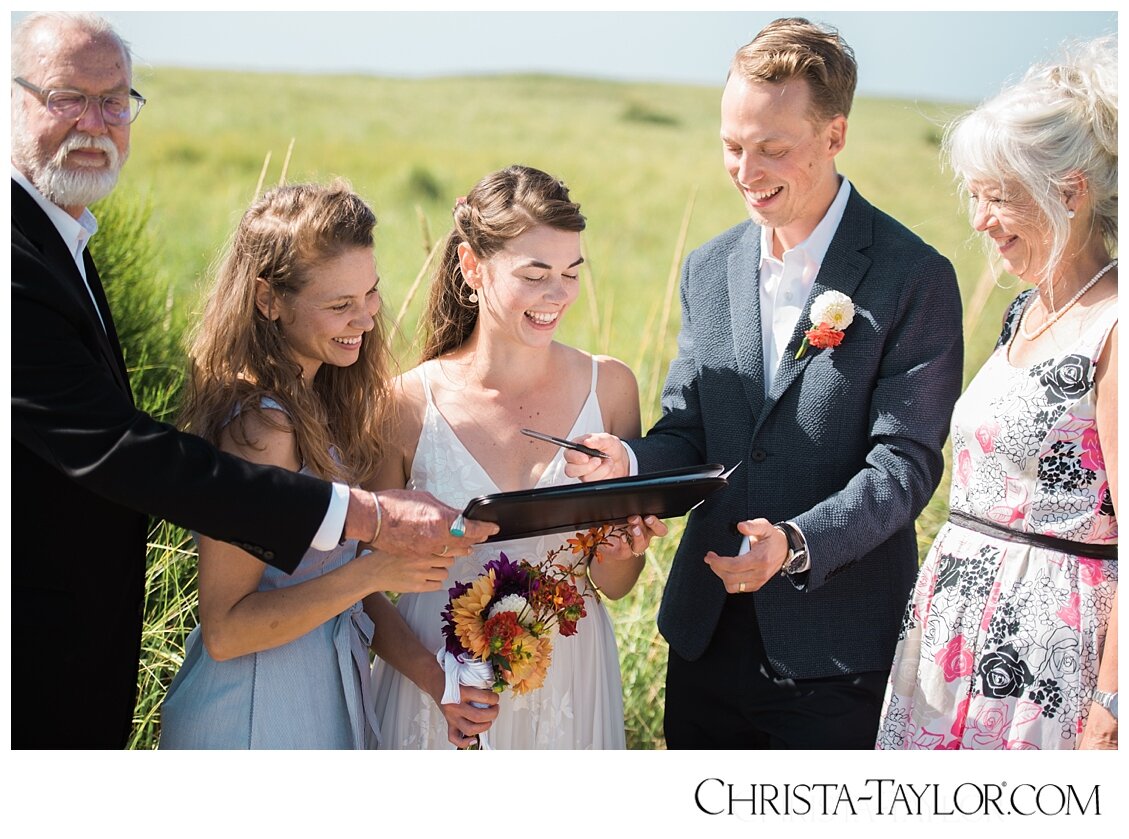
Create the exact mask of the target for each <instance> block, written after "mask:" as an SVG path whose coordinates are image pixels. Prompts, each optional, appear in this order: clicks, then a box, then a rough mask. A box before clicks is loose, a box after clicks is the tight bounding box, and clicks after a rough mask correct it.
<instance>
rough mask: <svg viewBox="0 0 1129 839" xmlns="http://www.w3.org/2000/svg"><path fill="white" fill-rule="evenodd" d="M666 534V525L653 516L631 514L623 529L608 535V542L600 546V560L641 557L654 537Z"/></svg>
mask: <svg viewBox="0 0 1129 839" xmlns="http://www.w3.org/2000/svg"><path fill="white" fill-rule="evenodd" d="M663 536H666V525H665V524H663V522H662V520H661V519H658V518H655V517H654V516H647V517H646V518H643V517H642V516H632V517H631V518H629V519H628V520H627V524H626V525H625V526H624V530H622V531H618V530H617V531H616V532H615V533H614V534H613V535H612V536H609V537H608V542H609V543H610V544H608V545H605V546H604V547H601V548H600V559H601V560H609V559H610V560H612V561H613V562H614V561H617V560H626V559H641V558H642V556H643V554H644V553H646V551H647V548H648V547H650V545H651V540H652V539H654V538H655V537H660V538H661V537H663Z"/></svg>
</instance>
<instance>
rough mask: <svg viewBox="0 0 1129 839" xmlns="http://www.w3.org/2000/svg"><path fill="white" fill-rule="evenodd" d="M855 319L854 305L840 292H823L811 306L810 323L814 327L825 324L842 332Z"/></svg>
mask: <svg viewBox="0 0 1129 839" xmlns="http://www.w3.org/2000/svg"><path fill="white" fill-rule="evenodd" d="M854 319H855V304H854V303H852V302H851V298H849V297H848V296H847V295H845V294H843V292H841V291H825V292H823V294H821V295H819V297H817V298H815V300H814V301H812V304H811V322H812V324H813V325H815V326H819V325H820V324H821V323H826V324H827V325H828V326H830V327H831V328H832V329H838V330H839V331H840V332H842V331H843V330H844V329H846V328H847V327H848V326H850V325H851V321H853V320H854Z"/></svg>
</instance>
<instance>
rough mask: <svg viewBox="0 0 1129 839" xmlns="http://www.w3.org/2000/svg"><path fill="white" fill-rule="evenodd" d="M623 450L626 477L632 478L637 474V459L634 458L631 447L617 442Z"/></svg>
mask: <svg viewBox="0 0 1129 839" xmlns="http://www.w3.org/2000/svg"><path fill="white" fill-rule="evenodd" d="M619 442H620V443H621V444H622V445H623V447H624V448H625V449H627V476H628V477H632V476H634V475H638V474H639V458H637V457H636V456H635V452H633V451H631V446H629V445H627V443H624V442H623V441H622V440H620V441H619Z"/></svg>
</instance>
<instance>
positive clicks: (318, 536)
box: [310, 482, 349, 551]
mask: <svg viewBox="0 0 1129 839" xmlns="http://www.w3.org/2000/svg"><path fill="white" fill-rule="evenodd" d="M348 512H349V485H348V484H339V483H336V482H334V484H333V493H332V494H331V495H330V496H329V509H327V510H326V511H325V518H324V519H322V522H321V527H319V528H318V532H317V533H315V534H314V541H313V542H311V543H310V547H311V548H313V549H314V550H318V551H331V550H333V549H334V548H336V547H337V546H338V545H339V544H341V534H342V533H343V532H345V516H346V514H347V513H348Z"/></svg>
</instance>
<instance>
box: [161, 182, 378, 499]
mask: <svg viewBox="0 0 1129 839" xmlns="http://www.w3.org/2000/svg"><path fill="white" fill-rule="evenodd" d="M375 226H376V216H375V215H373V212H372V210H371V209H369V207H368V206H367V205H366V204H365V202H364V201H362V200H361V198H360V197H358V196H357V195H356V194H355V193H353V192H352V190H351V189H350V188H349V185H348V184H347V183H345V182H344V181H335V182H334V183H332V184H330V185H328V186H321V185H317V184H295V185H291V186H283V187H278V188H277V189H272V190H270V191H269V192H267V193H265V194H264V195H262V196H261V197H260V198H259V199H258V200H257V201H255V203H254V204H253V205H251V208H250V209H248V210H247V212H246V213H244V214H243V218H242V219H241V220H240V222H239V226H238V227H237V228H236V230H235V234H234V236H233V238H232V241H231V244H230V246H229V247H228V249H227V252H226V254H225V256H224V257H223V259H222V261H221V262H220V265H219V268H218V270H217V271H216V276H215V280H214V282H213V285H212V288H211V292H210V293H209V295H208V302H207V305H206V307H205V309H204V315H203V317H202V318H201V320H200V324H199V326H198V327H197V328H196V330H195V332H194V335H193V338H192V341H191V345H190V346H191V348H190V350H189V360H190V363H191V370H190V376H189V386H188V395H187V400H186V402H185V405H184V409H183V411H182V418H181V424H182V426H183V427H184V428H185V429H186V430H188V431H191V432H193V433H194V434H197V435H199V436H201V437H203V438H205V439H207V440H209V441H211V442H212V443H218V442H219V439H220V436H221V434H222V432H223V429H224V427H225V426H226V425H227V424H228V423H229V422H230V421H231V419H232V418H233V417H234V416H236V415H237V414H238V413H240V412H246V411H256V412H259V414H260V416H262V417H263V419H264V420H265V421H266V422H269V423H271V424H272V425H275V426H276V427H279V425H278V423H276V422H274V421H273V420H272V419H271V417H270V414H268V413H265V412H263V410H262V408H261V405H260V402H261V399H262V398H263V397H264V396H266V397H270V398H272V399H274V400H276V401H277V402H278V403H280V404H281V405H282V407H283V408H284V410H285V411H286V413H287V414H288V415H289V426H288V427H289V428H290V429H292V431H293V434H294V441H295V444H296V446H297V451H298V457H299V459H300V460H301V462H302V464H303V465H304V466H305V467H306V468H308V469H309V470H310V471H311V472H313V473H314V474H315V475H318V476H320V477H323V478H328V479H336V480H343V481H347V482H351V483H359V482H361V481H363V480H365V479H366V478H368V477H369V476H371V475H372V474H373V473H374V472H375V469H376V465H377V463H378V462H379V459H380V453H381V442H382V440H383V437H384V430H385V417H386V408H387V404H388V398H387V397H388V387H389V385H388V375H389V374H388V367H389V361H388V358H387V349H386V342H385V333H386V330H385V327H384V322H383V318H382V315H381V314H380V313H378V314H377V316H376V325H375V326H374V328H373V329H372V331H371V332H369V333H367V334H366V335H365V336H364V340H363V341H362V343H361V349H360V357H359V358H358V359H357V361H356V362H354V363H353V364H352V365H350V366H348V367H338V366H336V365H333V364H322V365H321V367H320V368H319V369H318V372H317V374H316V375H315V376H314V380H313V381H312V382H307V381H304V380H303V378H302V368H301V366H300V365H299V364H298V362H297V361H295V360H294V359H293V358H292V356H291V353H290V348H289V346H288V345H287V343H286V339H285V338H284V337H283V334H282V330H281V329H279V323H278V321H276V320H271V319H269V318H267V317H266V316H264V315H263V314H262V313H261V312H260V311H259V309H258V307H257V306H256V305H255V299H256V298H255V289H256V282H257V281H258V280H259V279H263V280H265V281H266V282H267V283H269V285H270V289H271V293H272V294H277V295H278V296H279V297H282V298H286V297H289V296H292V295H295V294H297V293H298V292H299V291H301V289H302V288H303V286H305V284H306V283H307V282H308V279H309V272H310V271H311V270H312V269H313V268H315V267H316V266H318V265H319V264H321V263H323V262H324V261H326V260H329V259H333V258H334V257H337V256H339V255H341V254H342V253H345V252H347V251H349V250H351V249H353V248H366V249H369V250H371V249H372V247H373V228H374V227H375ZM239 442H241V443H243V444H248V443H249V442H251V443H252V444H253V442H252V441H247V440H246V439H243V440H239ZM334 452H335V454H336V456H335V455H334Z"/></svg>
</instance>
